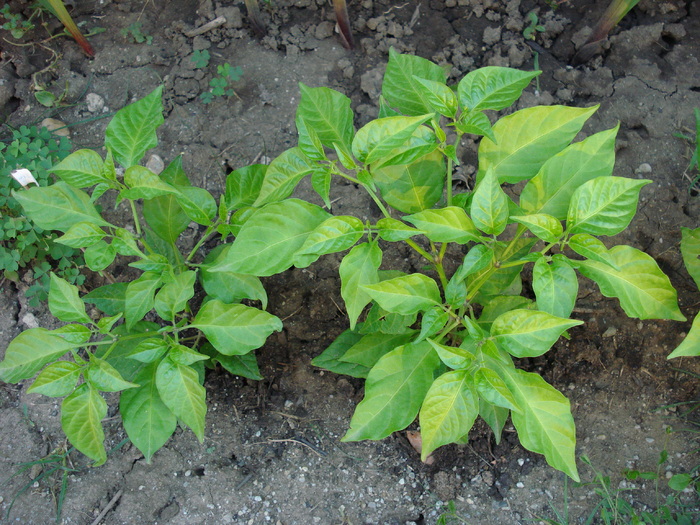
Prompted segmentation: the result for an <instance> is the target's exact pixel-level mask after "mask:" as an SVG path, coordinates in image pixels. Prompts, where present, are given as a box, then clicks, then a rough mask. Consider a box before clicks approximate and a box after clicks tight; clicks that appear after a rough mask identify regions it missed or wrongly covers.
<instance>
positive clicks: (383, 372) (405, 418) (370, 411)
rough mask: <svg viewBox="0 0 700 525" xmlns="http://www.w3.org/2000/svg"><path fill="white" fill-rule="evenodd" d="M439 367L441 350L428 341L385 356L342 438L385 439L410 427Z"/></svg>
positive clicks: (372, 374) (366, 387)
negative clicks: (437, 350) (436, 350)
mask: <svg viewBox="0 0 700 525" xmlns="http://www.w3.org/2000/svg"><path fill="white" fill-rule="evenodd" d="M439 366H440V360H439V358H438V356H437V353H436V352H435V351H434V350H433V347H432V346H431V345H430V344H429V343H428V342H426V341H422V342H420V343H415V344H408V345H405V346H400V347H398V348H396V349H394V350H392V351H391V352H389V353H388V354H386V355H384V357H382V358H381V359H380V360H379V362H377V364H376V365H375V366H374V367H373V368H372V370H370V372H369V375H368V376H367V381H366V382H365V397H364V399H363V400H362V401H361V402H360V404H359V405H357V408H356V409H355V413H354V414H353V416H352V420H351V421H350V429H349V430H348V432H347V433H346V434H345V436H344V437H343V439H342V441H359V440H362V439H383V438H385V437H387V436H388V435H389V434H391V433H392V432H395V431H397V430H402V429H404V428H405V427H406V426H408V425H409V424H410V423H411V422H412V421H413V420H414V419H415V417H416V415H417V414H418V410H419V409H420V407H421V405H422V403H423V399H424V398H425V395H426V393H427V392H428V389H429V388H430V385H431V384H432V383H433V378H434V375H435V372H436V370H438V368H439Z"/></svg>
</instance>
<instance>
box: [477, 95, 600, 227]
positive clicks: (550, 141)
mask: <svg viewBox="0 0 700 525" xmlns="http://www.w3.org/2000/svg"><path fill="white" fill-rule="evenodd" d="M596 109H598V107H597V106H593V107H591V108H571V107H566V106H536V107H533V108H526V109H521V110H520V111H516V112H515V113H513V114H511V115H508V116H506V117H503V118H502V119H500V120H499V121H498V122H496V124H494V126H493V133H494V136H495V137H496V142H494V141H492V140H490V139H488V138H484V139H482V141H481V144H480V145H479V171H478V173H477V181H481V179H482V178H483V177H484V175H486V172H487V171H488V169H489V168H491V169H493V170H494V175H495V176H496V177H497V178H498V180H499V182H510V183H516V182H519V181H521V180H526V179H529V178H532V177H534V176H535V175H536V174H537V172H538V171H539V170H540V168H541V167H542V165H543V164H544V163H545V161H547V160H548V159H549V158H550V157H552V156H553V155H556V154H557V153H559V152H560V151H561V150H563V149H564V148H565V147H566V146H567V145H568V144H569V142H571V141H572V140H573V138H574V137H575V136H576V134H577V133H578V132H579V131H581V128H582V127H583V124H584V123H585V122H586V120H588V118H589V117H590V116H591V115H592V114H593V113H594V112H595V111H596ZM552 215H553V214H552Z"/></svg>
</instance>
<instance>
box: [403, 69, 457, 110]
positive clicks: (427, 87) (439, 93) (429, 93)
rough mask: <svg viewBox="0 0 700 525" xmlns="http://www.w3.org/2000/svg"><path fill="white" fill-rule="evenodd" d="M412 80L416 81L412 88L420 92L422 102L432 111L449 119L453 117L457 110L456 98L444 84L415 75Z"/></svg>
mask: <svg viewBox="0 0 700 525" xmlns="http://www.w3.org/2000/svg"><path fill="white" fill-rule="evenodd" d="M413 80H415V81H416V84H414V88H416V89H418V90H420V91H421V95H422V96H423V100H425V101H426V102H427V103H428V104H429V105H430V108H431V110H432V111H436V112H438V113H440V114H441V115H444V116H446V117H449V118H454V117H455V115H456V114H457V108H458V104H457V96H456V95H455V93H454V91H452V89H451V88H449V87H447V86H446V85H445V83H444V82H436V81H434V80H428V79H425V78H421V77H419V76H416V75H413Z"/></svg>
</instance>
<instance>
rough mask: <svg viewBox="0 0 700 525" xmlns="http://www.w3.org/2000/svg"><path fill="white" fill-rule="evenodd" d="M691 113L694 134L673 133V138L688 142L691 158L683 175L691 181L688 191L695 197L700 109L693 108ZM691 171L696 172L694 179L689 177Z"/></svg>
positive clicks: (699, 187)
mask: <svg viewBox="0 0 700 525" xmlns="http://www.w3.org/2000/svg"><path fill="white" fill-rule="evenodd" d="M693 113H694V114H695V134H694V135H689V134H687V133H692V131H690V130H687V133H680V132H679V133H674V134H673V136H674V137H676V138H679V139H683V140H686V141H688V143H689V144H690V146H691V150H692V156H691V158H690V163H689V164H688V167H687V168H686V170H685V173H684V174H683V175H684V176H685V177H687V178H688V179H691V182H690V187H689V188H688V191H689V192H690V194H691V195H693V196H694V197H695V196H696V195H698V193H700V164H698V162H699V160H700V109H698V108H695V109H694V110H693ZM693 170H695V172H696V175H695V176H694V177H693V176H692V175H689V174H690V173H692V172H693Z"/></svg>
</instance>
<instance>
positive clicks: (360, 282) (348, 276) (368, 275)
mask: <svg viewBox="0 0 700 525" xmlns="http://www.w3.org/2000/svg"><path fill="white" fill-rule="evenodd" d="M381 262H382V250H381V249H380V248H379V246H378V245H377V243H369V242H365V243H362V244H358V245H357V246H355V247H353V248H352V249H351V250H350V252H348V254H347V255H346V256H345V257H343V260H342V261H341V263H340V268H339V270H338V271H339V275H340V295H341V296H342V297H343V301H345V309H346V310H347V313H348V317H349V318H350V328H351V329H354V328H355V325H356V323H357V318H358V317H359V316H360V314H361V313H362V310H364V308H365V306H367V305H368V304H369V302H370V301H371V300H372V299H371V298H370V296H369V295H368V294H367V292H366V291H365V290H364V288H363V287H364V286H366V285H371V284H375V283H378V282H379V274H378V273H377V270H378V269H379V265H380V264H381Z"/></svg>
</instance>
